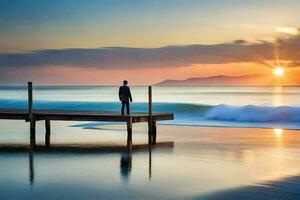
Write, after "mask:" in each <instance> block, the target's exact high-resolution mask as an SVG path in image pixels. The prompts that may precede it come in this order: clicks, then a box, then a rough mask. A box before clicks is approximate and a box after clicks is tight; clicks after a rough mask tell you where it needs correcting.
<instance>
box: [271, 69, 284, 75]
mask: <svg viewBox="0 0 300 200" xmlns="http://www.w3.org/2000/svg"><path fill="white" fill-rule="evenodd" d="M273 73H274V74H275V76H279V77H280V76H283V75H284V69H283V67H275V68H274V69H273Z"/></svg>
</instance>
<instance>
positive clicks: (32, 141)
mask: <svg viewBox="0 0 300 200" xmlns="http://www.w3.org/2000/svg"><path fill="white" fill-rule="evenodd" d="M28 118H29V122H30V147H33V148H34V147H35V145H36V141H35V125H36V124H35V119H34V116H33V97H32V82H28Z"/></svg>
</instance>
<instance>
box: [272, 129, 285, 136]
mask: <svg viewBox="0 0 300 200" xmlns="http://www.w3.org/2000/svg"><path fill="white" fill-rule="evenodd" d="M273 130H274V135H275V136H276V138H281V137H282V134H283V129H281V128H274V129H273Z"/></svg>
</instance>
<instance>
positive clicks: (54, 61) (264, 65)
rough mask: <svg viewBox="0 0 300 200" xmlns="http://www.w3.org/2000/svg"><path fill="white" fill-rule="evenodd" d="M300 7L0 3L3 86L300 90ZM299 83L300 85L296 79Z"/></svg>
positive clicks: (227, 0) (83, 0)
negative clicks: (239, 80)
mask: <svg viewBox="0 0 300 200" xmlns="http://www.w3.org/2000/svg"><path fill="white" fill-rule="evenodd" d="M299 10H300V1H299V0H251V1H244V0H211V1H202V0H197V1H195V0H147V1H146V0H59V1H58V0H57V1H56V0H0V84H20V83H26V82H27V81H34V82H36V83H39V84H109V85H110V84H113V85H115V84H120V82H121V81H122V80H123V79H128V80H129V82H130V83H131V84H138V85H144V84H154V83H157V82H160V81H163V80H165V79H186V78H190V77H206V76H216V75H228V76H241V75H249V74H258V75H266V76H269V75H270V76H272V75H273V74H272V70H273V68H274V67H276V66H277V65H280V66H283V67H284V68H285V71H286V73H285V77H284V79H285V81H286V83H287V84H300V78H298V77H299V76H300V31H299V27H300V21H299ZM298 79H299V80H298Z"/></svg>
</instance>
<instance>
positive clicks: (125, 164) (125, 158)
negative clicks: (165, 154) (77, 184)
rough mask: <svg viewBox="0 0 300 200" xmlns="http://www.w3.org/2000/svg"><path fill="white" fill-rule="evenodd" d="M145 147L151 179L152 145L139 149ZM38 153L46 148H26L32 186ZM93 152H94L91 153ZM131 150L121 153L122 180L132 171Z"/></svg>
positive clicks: (78, 151) (125, 179)
mask: <svg viewBox="0 0 300 200" xmlns="http://www.w3.org/2000/svg"><path fill="white" fill-rule="evenodd" d="M170 147H171V149H172V148H173V146H170ZM146 149H148V177H149V180H150V179H151V176H152V149H153V147H152V146H151V145H149V146H148V147H146V146H145V148H143V149H141V150H142V151H143V152H147V151H145V150H146ZM48 151H49V152H48V153H49V154H56V153H63V154H66V153H68V151H66V152H63V151H60V150H59V151H56V150H55V148H52V149H48ZM76 152H77V153H78V155H79V154H81V153H86V152H82V151H81V149H80V148H78V149H77V150H76V148H75V149H74V148H73V149H72V152H69V153H71V154H74V153H76ZM105 152H107V150H103V152H99V155H100V156H101V155H103V153H104V154H105ZM39 153H46V154H47V150H43V151H42V152H40V151H39V150H38V151H37V152H35V149H34V146H30V147H29V149H28V158H29V159H28V160H29V162H28V163H29V184H30V186H31V187H33V186H34V183H35V168H34V155H38V154H39ZM107 153H111V152H107ZM92 154H94V153H92ZM133 157H134V156H133V152H132V150H127V151H125V152H123V153H121V157H120V178H121V179H122V180H124V181H128V180H129V178H130V174H131V171H132V160H133Z"/></svg>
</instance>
